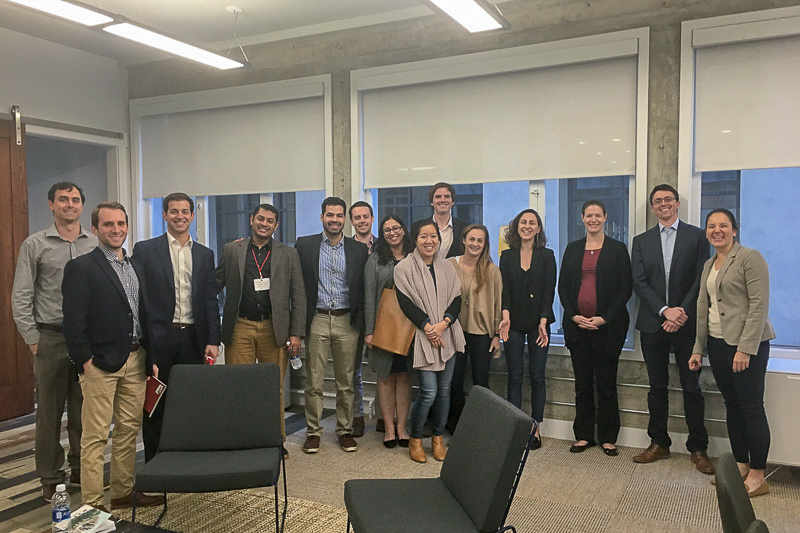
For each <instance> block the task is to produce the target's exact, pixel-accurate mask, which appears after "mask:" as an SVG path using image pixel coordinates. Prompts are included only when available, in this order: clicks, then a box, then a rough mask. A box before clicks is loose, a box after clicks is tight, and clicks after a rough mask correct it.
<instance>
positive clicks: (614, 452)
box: [603, 447, 619, 457]
mask: <svg viewBox="0 0 800 533" xmlns="http://www.w3.org/2000/svg"><path fill="white" fill-rule="evenodd" d="M603 453H604V454H606V455H607V456H609V457H616V456H617V455H619V450H618V449H617V448H606V447H603Z"/></svg>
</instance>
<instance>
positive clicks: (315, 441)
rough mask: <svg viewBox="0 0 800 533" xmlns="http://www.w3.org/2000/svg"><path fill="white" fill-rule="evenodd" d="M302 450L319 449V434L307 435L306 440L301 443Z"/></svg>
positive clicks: (312, 450)
mask: <svg viewBox="0 0 800 533" xmlns="http://www.w3.org/2000/svg"><path fill="white" fill-rule="evenodd" d="M303 451H304V452H305V453H317V452H318V451H319V435H309V436H307V437H306V442H305V443H304V444H303Z"/></svg>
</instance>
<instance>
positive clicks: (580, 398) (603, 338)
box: [569, 326, 620, 444]
mask: <svg viewBox="0 0 800 533" xmlns="http://www.w3.org/2000/svg"><path fill="white" fill-rule="evenodd" d="M607 337H608V334H607V329H606V327H605V326H602V327H600V329H598V330H596V331H585V332H582V334H581V335H580V337H579V339H577V340H576V341H575V342H574V343H573V344H572V346H570V349H569V351H570V355H571V356H572V368H573V371H574V373H575V422H573V424H572V430H573V431H574V433H575V440H586V441H589V442H596V440H595V423H596V424H597V441H599V442H601V443H606V442H607V443H611V444H613V443H615V442H616V441H617V436H618V435H619V425H620V422H619V404H618V402H617V366H618V365H619V356H620V352H619V351H618V350H617V351H613V352H612V351H609V350H608V348H607V344H608V342H607ZM595 385H596V386H597V413H596V416H595V402H594V389H595Z"/></svg>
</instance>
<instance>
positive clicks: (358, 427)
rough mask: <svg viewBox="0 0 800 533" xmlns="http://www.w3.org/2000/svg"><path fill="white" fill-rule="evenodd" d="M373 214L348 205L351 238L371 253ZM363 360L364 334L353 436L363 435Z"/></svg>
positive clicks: (369, 208) (358, 354)
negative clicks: (351, 228) (351, 229)
mask: <svg viewBox="0 0 800 533" xmlns="http://www.w3.org/2000/svg"><path fill="white" fill-rule="evenodd" d="M374 221H375V216H374V214H373V212H372V206H371V205H369V204H368V203H367V202H365V201H363V200H360V201H358V202H355V203H354V204H353V205H351V206H350V225H352V226H353V238H354V239H355V240H357V241H358V242H360V243H363V244H365V245H366V246H367V253H369V254H371V253H372V246H373V245H374V244H375V241H376V240H377V237H375V235H373V234H372V223H373V222H374ZM363 361H364V336H363V335H359V336H358V346H357V347H356V360H355V363H354V366H353V389H354V399H353V436H354V437H363V436H364V384H363V383H362V381H361V367H362V366H363Z"/></svg>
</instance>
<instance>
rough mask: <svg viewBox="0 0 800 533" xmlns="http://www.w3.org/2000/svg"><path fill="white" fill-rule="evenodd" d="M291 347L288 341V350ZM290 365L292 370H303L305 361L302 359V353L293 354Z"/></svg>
mask: <svg viewBox="0 0 800 533" xmlns="http://www.w3.org/2000/svg"><path fill="white" fill-rule="evenodd" d="M291 345H292V343H291V342H289V341H286V349H287V350H288V349H289V348H290V347H291ZM289 364H291V365H292V368H293V369H295V370H300V369H301V368H303V360H302V359H300V352H298V353H296V354H292V356H291V357H290V358H289Z"/></svg>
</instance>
